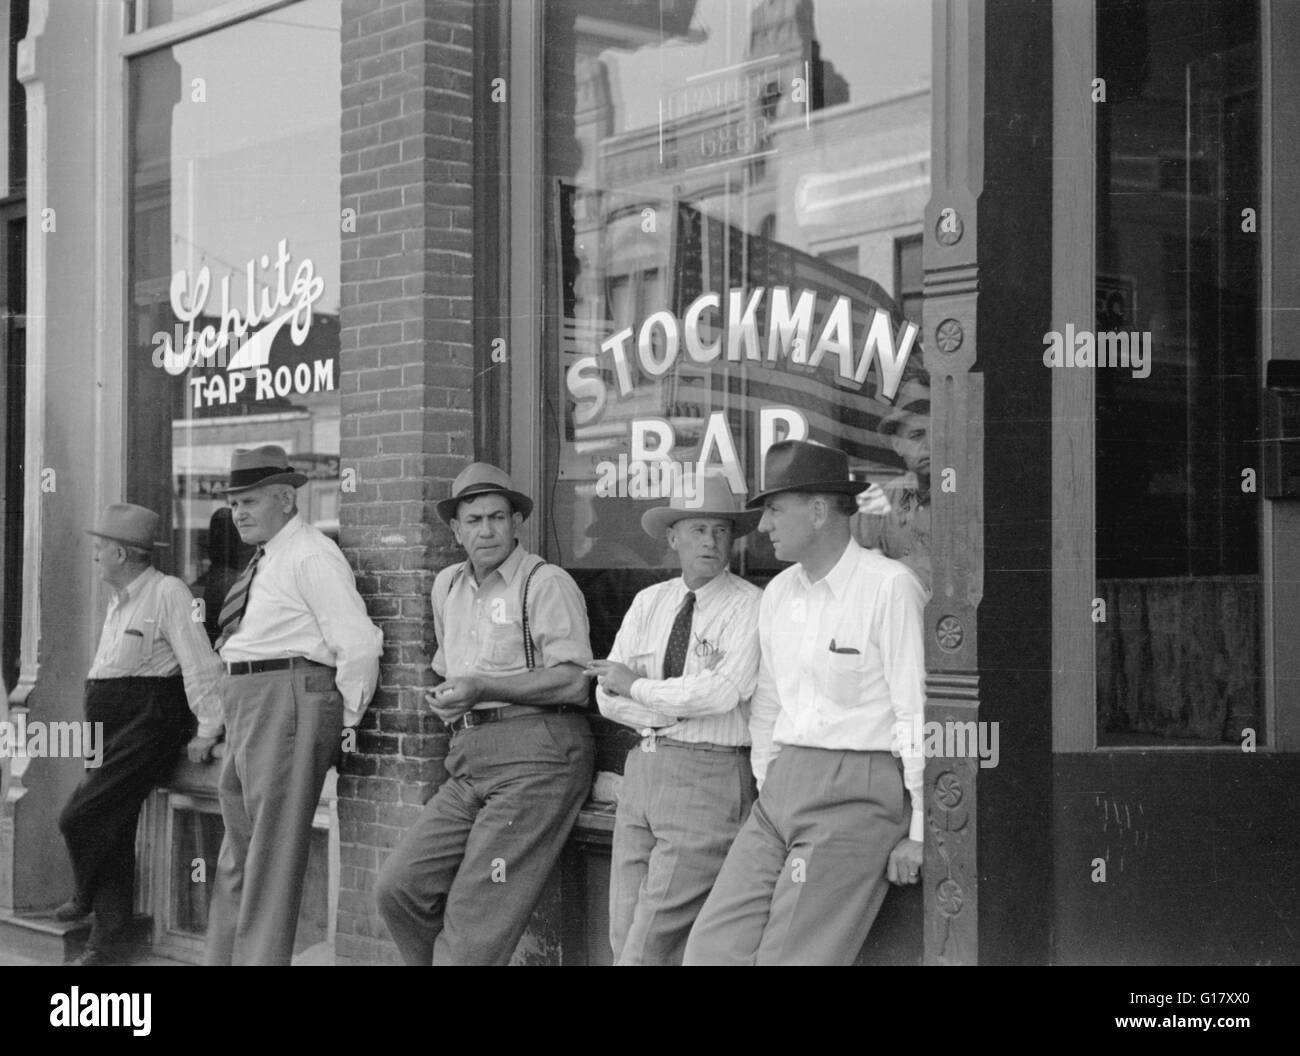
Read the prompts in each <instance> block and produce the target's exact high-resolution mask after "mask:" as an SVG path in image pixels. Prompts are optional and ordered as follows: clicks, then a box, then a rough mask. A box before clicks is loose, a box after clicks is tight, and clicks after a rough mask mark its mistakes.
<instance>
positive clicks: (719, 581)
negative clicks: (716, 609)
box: [677, 568, 731, 605]
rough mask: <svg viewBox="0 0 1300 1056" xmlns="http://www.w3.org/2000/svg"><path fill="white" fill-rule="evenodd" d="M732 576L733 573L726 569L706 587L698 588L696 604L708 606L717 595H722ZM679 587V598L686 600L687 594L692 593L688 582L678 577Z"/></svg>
mask: <svg viewBox="0 0 1300 1056" xmlns="http://www.w3.org/2000/svg"><path fill="white" fill-rule="evenodd" d="M730 574H731V573H730V572H729V571H728V570H727V569H725V568H724V569H723V570H722V571H721V572H719V573H718V574H717V575H716V576H714V577H713V578H712V579H711V580H709V581H708V582H707V583H705V584H704V586H702V587H697V588H696V589H695V602H696V604H697V605H698V604H699V603H701V602H704V603H706V604H707V603H708V601H709V599H710V598H713V597H715V596H716V595H718V594H721V593H722V591H723V589H724V583H725V581H726V579H727V577H728V576H729V575H730ZM677 587H678V591H677V593H678V596H679V597H682V598H684V597H686V595H687V594H689V593H690V592H691V588H690V587H688V586H687V585H686V580H685V579H683V578H682V577H681V576H678V577H677Z"/></svg>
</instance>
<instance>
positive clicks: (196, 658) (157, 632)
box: [87, 568, 224, 737]
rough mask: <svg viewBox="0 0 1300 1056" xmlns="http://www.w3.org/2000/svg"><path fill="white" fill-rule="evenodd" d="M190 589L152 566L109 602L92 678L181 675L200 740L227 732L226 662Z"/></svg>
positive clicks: (117, 592)
mask: <svg viewBox="0 0 1300 1056" xmlns="http://www.w3.org/2000/svg"><path fill="white" fill-rule="evenodd" d="M200 611H201V610H197V609H195V607H194V598H193V596H192V595H191V594H190V588H189V587H187V586H186V585H185V584H184V583H183V582H182V581H181V580H179V579H177V578H176V577H175V576H165V575H163V574H162V573H161V572H159V571H158V569H156V568H147V569H145V570H144V571H143V572H141V573H140V574H139V575H138V576H136V577H135V579H133V580H131V582H130V583H128V584H127V585H126V586H125V587H123V588H122V589H121V590H119V591H116V592H115V593H114V595H113V597H112V600H110V601H109V603H108V612H107V614H106V615H105V616H104V630H103V632H102V633H101V634H100V636H99V648H98V649H97V650H96V652H95V660H94V662H93V663H92V664H91V665H90V673H89V674H88V675H87V677H88V678H95V679H99V678H138V677H144V678H165V677H167V676H170V675H174V674H177V673H178V672H179V673H180V674H181V676H182V677H183V678H184V680H185V698H186V699H187V700H188V701H189V704H190V710H191V711H193V712H194V714H195V715H196V716H197V717H198V720H199V729H198V733H199V736H200V737H215V736H216V735H217V734H219V733H220V732H221V729H222V726H223V724H224V723H223V719H222V713H221V693H220V689H221V674H222V670H221V661H220V660H218V659H217V654H216V653H214V652H213V651H212V645H211V643H209V642H208V635H207V632H206V631H205V630H204V628H203V621H202V620H197V621H196V620H195V619H194V616H195V614H196V613H198V612H200Z"/></svg>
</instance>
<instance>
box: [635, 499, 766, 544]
mask: <svg viewBox="0 0 1300 1056" xmlns="http://www.w3.org/2000/svg"><path fill="white" fill-rule="evenodd" d="M691 517H714V518H716V519H717V520H720V521H730V522H731V523H732V524H733V525H735V532H734V533H733V534H734V535H735V536H736V537H737V538H739V537H740V536H742V535H748V534H749V533H750V532H752V531H753V530H754V529H755V528H757V527H758V522H759V521H760V520H761V519H762V517H763V514H762V511H760V510H677V509H674V508H673V507H671V506H656V507H655V508H654V509H653V510H646V511H645V513H643V514H642V515H641V529H642V531H644V532H645V534H646V535H648V536H650V538H651V539H662V538H663V537H664V533H665V532H667V531H668V529H669V528H671V527H672V526H673V525H674V524H676V523H677V522H678V521H684V520H687V519H688V518H691Z"/></svg>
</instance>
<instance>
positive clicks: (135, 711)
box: [59, 675, 194, 946]
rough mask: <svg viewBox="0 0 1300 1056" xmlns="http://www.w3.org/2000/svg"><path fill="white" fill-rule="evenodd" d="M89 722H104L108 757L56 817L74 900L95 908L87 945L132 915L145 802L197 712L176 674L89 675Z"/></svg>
mask: <svg viewBox="0 0 1300 1056" xmlns="http://www.w3.org/2000/svg"><path fill="white" fill-rule="evenodd" d="M86 721H87V722H90V723H103V733H102V735H101V736H102V743H103V745H104V756H103V761H102V763H101V765H100V766H98V767H96V768H95V769H92V770H87V771H86V776H85V777H84V778H83V779H82V782H81V784H79V785H78V786H77V789H76V791H75V792H73V793H72V798H71V799H70V800H69V801H68V805H67V806H66V807H64V808H63V813H62V814H61V815H60V816H59V829H60V831H61V832H62V833H63V838H64V840H65V841H67V844H68V856H69V857H70V858H71V859H72V873H73V877H74V878H75V881H76V888H77V890H76V894H77V900H78V901H79V902H81V904H82V905H83V906H88V907H90V908H92V909H94V911H95V923H94V927H93V928H92V929H91V933H90V944H91V945H93V946H105V945H109V944H112V943H113V942H115V941H117V940H118V939H119V938H120V937H121V933H122V931H123V929H124V928H125V926H126V924H127V922H128V921H129V920H130V919H131V908H132V905H131V904H132V896H133V893H134V884H135V828H136V823H137V821H138V820H139V817H140V807H141V806H142V805H143V804H144V800H145V797H146V796H147V795H148V794H149V792H150V790H151V789H153V788H154V786H156V785H158V784H160V783H162V782H164V781H166V780H167V779H168V778H169V777H170V776H171V772H172V770H173V769H174V768H175V766H176V763H177V757H178V755H179V754H180V751H181V749H182V748H183V747H184V746H185V743H186V742H187V741H188V740H189V739H190V738H191V737H192V736H193V735H194V716H193V715H191V714H190V709H189V705H188V704H187V702H186V699H185V684H184V682H183V681H182V679H181V677H180V676H179V675H177V676H173V677H171V678H110V679H92V680H89V681H87V683H86Z"/></svg>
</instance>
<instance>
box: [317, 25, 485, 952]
mask: <svg viewBox="0 0 1300 1056" xmlns="http://www.w3.org/2000/svg"><path fill="white" fill-rule="evenodd" d="M472 25H473V8H472V5H471V4H470V3H468V2H464V0H463V2H453V0H429V2H425V0H405V2H403V0H344V4H343V32H342V38H343V40H342V52H343V54H342V62H343V128H342V187H341V192H342V209H343V210H345V212H344V214H343V220H342V223H343V261H342V307H341V319H340V327H341V333H342V338H341V351H340V360H341V362H340V389H341V392H342V401H343V414H342V426H341V430H342V435H341V439H340V446H341V456H342V467H343V471H344V474H345V478H346V475H347V472H348V471H349V470H352V471H354V472H355V490H351V491H349V490H348V487H349V482H348V480H347V479H345V481H344V494H343V502H342V509H341V511H340V515H339V521H340V531H341V535H342V545H343V550H344V552H345V553H346V554H347V556H348V560H349V561H351V562H352V565H353V567H354V568H355V569H356V571H357V574H358V585H359V587H360V590H361V594H362V597H364V598H365V600H366V605H367V608H368V609H369V611H370V615H371V618H372V619H374V620H375V622H376V623H377V624H378V625H379V626H380V627H381V628H382V629H383V632H384V657H383V663H382V665H381V668H380V679H379V683H380V684H379V691H378V693H377V694H376V697H375V701H374V703H373V704H372V705H371V707H370V710H369V712H368V713H367V715H366V717H365V719H364V721H363V722H362V725H361V734H360V736H359V738H358V744H357V749H358V750H357V752H356V753H355V754H354V755H352V756H350V757H349V758H348V760H347V761H346V763H345V765H344V767H343V773H342V776H341V777H340V780H339V785H338V793H339V795H338V809H339V827H340V838H341V844H342V850H341V865H342V868H341V873H340V878H339V881H340V882H339V889H340V891H339V913H338V934H337V941H336V945H335V952H336V956H337V959H338V961H339V963H341V964H345V963H374V962H377V961H379V962H396V961H397V955H396V950H395V948H394V947H393V945H392V943H391V942H390V941H389V939H388V935H387V931H386V929H385V927H384V925H383V923H382V921H381V920H380V919H379V916H378V914H377V913H376V911H375V907H374V895H373V892H374V887H375V878H376V876H377V873H378V870H379V867H380V865H381V864H382V863H383V861H384V859H385V858H386V857H387V855H388V852H389V850H390V849H391V848H392V847H393V846H394V845H395V843H396V842H397V840H398V838H399V837H400V836H401V834H402V833H403V832H404V831H405V829H406V828H407V826H409V825H410V824H411V822H412V821H414V819H415V818H416V817H417V816H418V814H419V812H420V807H421V805H422V804H423V803H424V802H425V801H426V800H427V799H428V798H429V796H430V795H431V794H432V792H433V789H434V788H435V787H436V785H437V783H438V782H439V781H441V780H442V778H443V777H444V776H445V770H444V768H443V765H442V760H443V758H444V757H445V756H446V754H447V735H446V732H445V731H444V729H443V728H442V725H441V723H439V722H438V720H437V719H435V718H434V717H433V716H432V715H429V714H426V713H425V712H426V710H427V709H425V708H423V706H422V704H421V697H422V694H423V688H422V687H424V686H426V685H427V684H428V683H429V681H430V679H429V674H430V672H429V661H430V659H431V658H432V655H433V620H432V616H431V613H430V609H429V590H430V588H431V587H432V585H433V577H434V575H435V574H436V572H437V570H438V569H440V568H442V567H444V566H445V565H447V564H449V563H451V562H453V561H455V560H457V559H458V558H459V556H461V555H460V552H459V550H458V548H457V547H456V546H455V543H454V541H453V540H452V537H451V533H450V531H449V530H448V529H447V528H446V527H445V526H444V525H443V524H442V522H441V521H440V520H439V519H438V516H437V513H436V512H435V510H434V502H435V501H436V500H437V499H439V498H443V497H445V496H446V495H447V494H448V493H449V491H450V483H451V480H452V479H453V478H454V477H455V475H456V474H457V473H458V472H459V471H460V470H461V469H462V468H463V467H464V465H465V464H466V463H467V462H468V461H469V460H470V457H471V452H472V450H473V420H472V406H473V402H472V384H473V368H472V362H473V358H472V333H471V332H472V311H471V309H472V289H473V272H472V269H473V230H472V216H471V202H472V188H471V183H470V180H471V168H472V161H471V159H472V150H473V140H472V120H471V98H470V85H471V69H472V50H471V48H472V41H473V37H472ZM346 210H354V211H355V212H354V214H350V213H348V212H346Z"/></svg>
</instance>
